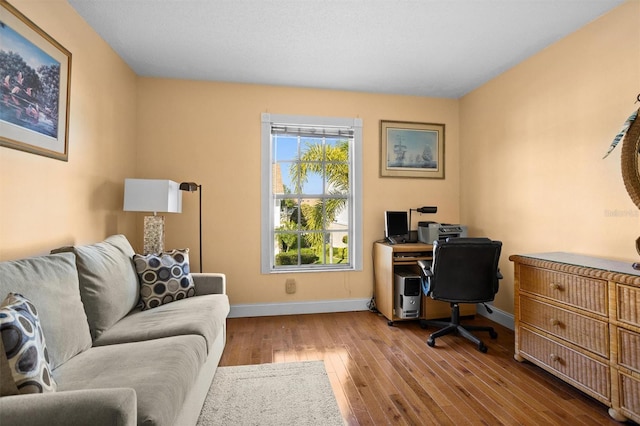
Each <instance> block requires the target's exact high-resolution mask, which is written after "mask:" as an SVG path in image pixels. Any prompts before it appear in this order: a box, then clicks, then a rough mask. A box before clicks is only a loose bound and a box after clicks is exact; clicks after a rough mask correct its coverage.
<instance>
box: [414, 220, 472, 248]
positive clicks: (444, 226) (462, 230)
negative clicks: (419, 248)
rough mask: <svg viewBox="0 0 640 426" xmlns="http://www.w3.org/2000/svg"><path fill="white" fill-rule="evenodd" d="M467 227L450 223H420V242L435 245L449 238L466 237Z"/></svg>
mask: <svg viewBox="0 0 640 426" xmlns="http://www.w3.org/2000/svg"><path fill="white" fill-rule="evenodd" d="M466 236H467V227H466V226H463V225H453V224H449V223H437V222H418V241H420V242H421V243H425V244H433V242H434V241H442V240H446V239H447V238H449V237H466Z"/></svg>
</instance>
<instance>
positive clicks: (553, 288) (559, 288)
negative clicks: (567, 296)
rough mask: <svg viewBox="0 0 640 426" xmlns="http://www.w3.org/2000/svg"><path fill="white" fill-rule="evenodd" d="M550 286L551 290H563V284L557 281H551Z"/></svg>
mask: <svg viewBox="0 0 640 426" xmlns="http://www.w3.org/2000/svg"><path fill="white" fill-rule="evenodd" d="M549 287H551V290H562V286H561V285H560V284H557V283H551V284H550V285H549Z"/></svg>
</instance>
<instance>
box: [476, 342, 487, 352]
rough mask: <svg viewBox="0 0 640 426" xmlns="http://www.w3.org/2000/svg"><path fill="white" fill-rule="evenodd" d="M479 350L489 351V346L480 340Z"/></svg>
mask: <svg viewBox="0 0 640 426" xmlns="http://www.w3.org/2000/svg"><path fill="white" fill-rule="evenodd" d="M478 350H479V351H480V352H482V353H483V354H486V353H487V347H486V346H485V345H484V343H482V342H480V344H478Z"/></svg>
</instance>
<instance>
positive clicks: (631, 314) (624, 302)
mask: <svg viewBox="0 0 640 426" xmlns="http://www.w3.org/2000/svg"><path fill="white" fill-rule="evenodd" d="M616 300H617V301H618V303H617V314H618V315H617V316H618V318H617V319H618V321H622V322H626V323H627V324H631V325H635V326H636V327H640V288H638V287H630V286H628V285H623V284H616Z"/></svg>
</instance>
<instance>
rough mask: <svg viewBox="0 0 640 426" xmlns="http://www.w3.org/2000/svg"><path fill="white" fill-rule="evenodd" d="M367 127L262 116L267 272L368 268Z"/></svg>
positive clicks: (326, 119)
mask: <svg viewBox="0 0 640 426" xmlns="http://www.w3.org/2000/svg"><path fill="white" fill-rule="evenodd" d="M361 216H362V120H361V119H358V118H350V119H348V118H329V117H305V116H288V115H276V114H267V113H265V114H262V223H261V227H262V262H261V269H262V272H263V273H272V272H292V271H296V272H300V271H334V270H339V271H344V270H361V269H362V223H361V222H362V221H361Z"/></svg>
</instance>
